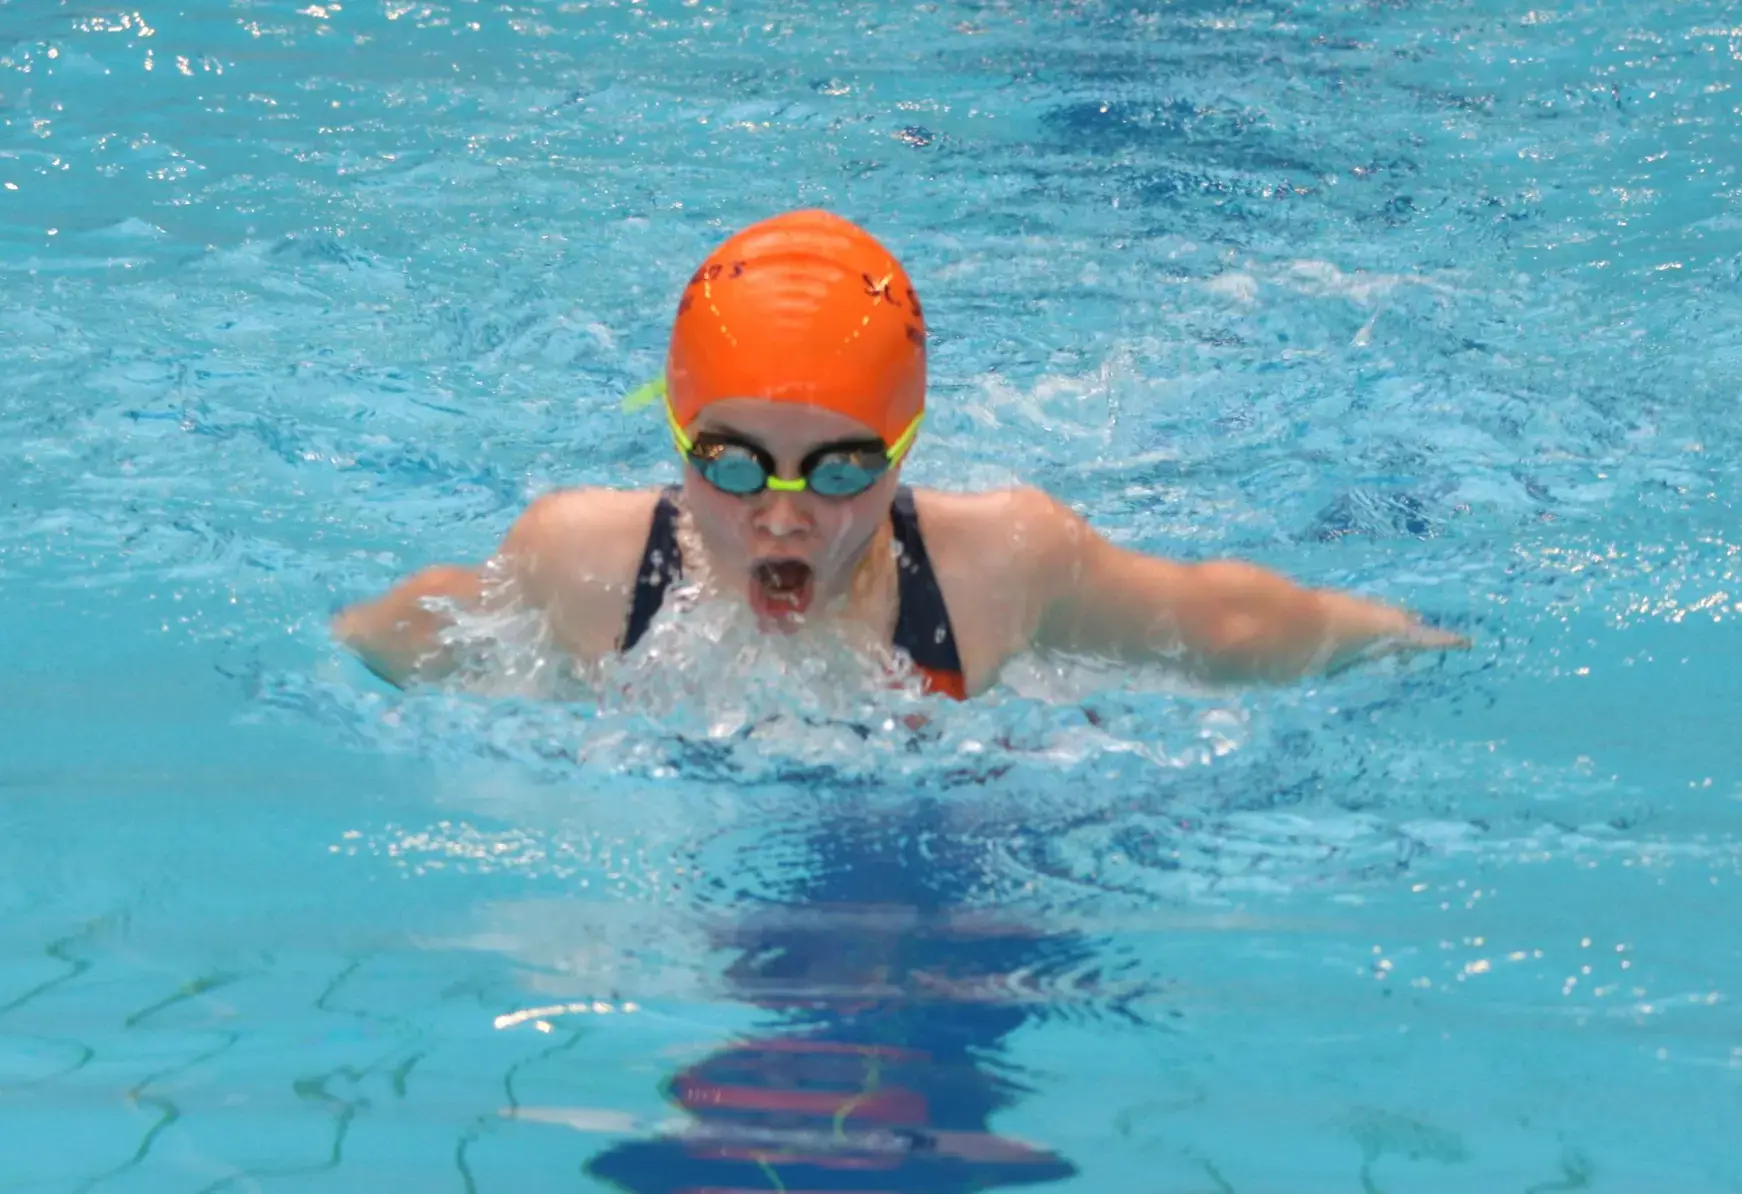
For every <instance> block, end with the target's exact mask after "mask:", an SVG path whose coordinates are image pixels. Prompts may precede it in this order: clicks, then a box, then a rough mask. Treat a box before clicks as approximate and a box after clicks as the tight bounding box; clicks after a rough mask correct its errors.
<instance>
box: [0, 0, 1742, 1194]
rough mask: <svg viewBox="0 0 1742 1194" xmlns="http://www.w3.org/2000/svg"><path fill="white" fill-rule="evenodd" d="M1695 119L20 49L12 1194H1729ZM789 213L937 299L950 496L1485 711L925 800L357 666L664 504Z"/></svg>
mask: <svg viewBox="0 0 1742 1194" xmlns="http://www.w3.org/2000/svg"><path fill="white" fill-rule="evenodd" d="M1739 62H1742V28H1737V27H1736V21H1735V17H1734V14H1733V12H1731V11H1730V10H1728V9H1727V7H1726V6H1724V5H1720V4H1715V3H1691V4H1690V3H1678V4H1673V5H1672V4H1668V3H1657V4H1651V3H1586V4H1583V5H1563V6H1557V7H1552V8H1547V7H1545V8H1539V9H1534V10H1525V9H1523V8H1522V7H1521V6H1514V5H1502V4H1498V3H1492V2H1475V0H1470V2H1465V3H1454V2H1451V0H1442V2H1437V3H1436V2H1428V0H1423V2H1421V3H1416V4H1402V3H1392V4H1378V3H1361V4H1355V3H1349V4H1324V3H1320V4H1306V3H1302V4H1283V3H1271V4H1262V3H1231V2H1224V3H1184V2H1182V3H1175V4H1170V5H1161V4H1156V5H1139V4H1117V3H1102V4H1088V3H1083V4H1065V3H1055V4H1013V3H1005V4H995V3H980V4H970V3H965V2H956V3H942V2H940V3H931V4H917V5H899V6H898V5H845V4H842V5H813V6H806V7H804V8H802V9H801V8H799V7H798V6H786V5H772V4H743V5H732V6H726V5H718V4H705V3H684V4H677V3H654V2H653V0H648V2H647V3H637V4H627V3H626V4H612V3H587V2H584V0H573V2H569V3H556V2H553V0H516V2H513V3H507V4H481V3H479V4H474V3H464V2H457V3H450V4H438V3H433V2H432V3H424V2H421V0H368V2H364V0H345V2H344V3H343V4H319V3H304V4H293V3H288V2H282V0H231V2H230V3H224V2H221V0H186V2H185V3H183V4H181V5H179V6H178V7H169V6H164V7H159V8H152V7H150V6H144V7H137V6H135V7H117V8H109V7H103V6H100V5H94V4H87V3H83V2H79V3H56V2H54V0H0V186H3V187H4V189H3V190H0V278H3V280H4V285H0V364H3V365H4V371H5V376H6V379H7V384H6V385H5V386H4V387H3V388H0V431H3V432H4V434H0V614H3V621H0V626H3V627H4V630H3V631H0V1140H3V1141H4V1144H3V1147H0V1190H7V1191H32V1192H35V1191H86V1190H97V1189H100V1190H105V1191H110V1190H113V1191H126V1190H132V1191H142V1192H143V1191H151V1192H156V1191H184V1190H186V1191H194V1190H210V1191H217V1190H236V1191H242V1190H291V1189H317V1188H318V1189H321V1190H351V1189H357V1190H376V1189H380V1188H382V1187H383V1183H384V1182H388V1181H391V1182H394V1183H396V1185H397V1187H398V1188H407V1189H416V1190H455V1191H464V1190H473V1191H490V1190H503V1189H521V1190H545V1189H606V1188H611V1185H610V1183H615V1186H616V1187H617V1188H621V1189H628V1190H635V1191H654V1190H659V1191H667V1190H669V1191H677V1190H682V1189H689V1190H692V1191H695V1190H704V1189H706V1190H714V1191H723V1190H776V1189H787V1190H790V1191H799V1190H810V1191H817V1190H825V1189H826V1190H926V1191H947V1190H957V1189H961V1190H967V1189H975V1188H979V1189H985V1188H1006V1187H1008V1188H1014V1187H1016V1186H1019V1185H1029V1186H1034V1187H1042V1186H1044V1187H1045V1188H1049V1189H1059V1190H1065V1189H1081V1190H1097V1191H1103V1190H1115V1191H1128V1190H1129V1191H1142V1192H1145V1194H1148V1192H1153V1191H1180V1192H1185V1191H1240V1192H1242V1194H1246V1192H1265V1191H1283V1190H1287V1191H1291V1192H1302V1191H1385V1192H1387V1194H1393V1192H1402V1191H1468V1190H1516V1191H1520V1192H1522V1191H1539V1192H1541V1191H1557V1190H1585V1189H1589V1190H1595V1191H1640V1190H1664V1189H1675V1190H1678V1191H1725V1190H1735V1189H1738V1188H1742V1150H1738V1149H1737V1147H1736V1145H1735V1124H1736V1123H1737V1122H1738V1117H1739V1115H1742V1021H1739V1017H1738V1014H1737V1010H1736V1009H1737V1003H1736V1000H1737V997H1738V994H1739V993H1742V947H1739V946H1738V937H1737V934H1736V932H1735V926H1736V925H1737V923H1738V922H1737V913H1736V910H1735V901H1736V898H1737V892H1738V887H1739V885H1742V873H1739V870H1742V805H1739V804H1738V801H1739V800H1742V747H1739V746H1738V744H1737V741H1738V740H1737V734H1736V729H1737V711H1738V709H1739V708H1742V668H1739V667H1738V663H1739V662H1742V644H1739V643H1738V639H1737V629H1736V627H1737V617H1738V614H1742V578H1739V576H1738V567H1739V562H1742V538H1739V537H1738V535H1739V532H1738V529H1737V528H1738V512H1737V511H1738V508H1737V500H1738V479H1739V471H1738V466H1737V463H1736V460H1737V451H1738V447H1739V446H1742V434H1739V432H1738V428H1739V427H1742V422H1739V421H1738V411H1737V392H1738V391H1737V382H1738V376H1739V374H1742V177H1739V169H1742V168H1739V166H1738V163H1739V162H1742V132H1739V131H1738V129H1739V128H1742V124H1739V122H1738V119H1737V118H1738V115H1739V114H1742V107H1739V105H1742V90H1738V88H1739V87H1742V67H1739V66H1738V63H1739ZM798 204H818V205H826V206H831V207H834V208H836V209H838V210H841V211H842V212H844V213H845V214H848V215H851V216H853V217H855V218H858V219H860V220H862V221H864V222H866V223H868V224H869V225H871V226H872V227H873V229H874V230H875V231H876V232H877V233H878V234H879V235H880V236H881V237H883V238H884V239H885V240H886V241H888V242H889V243H890V244H891V245H892V246H893V247H895V248H896V249H897V251H898V252H899V253H901V254H902V256H903V257H904V259H905V260H906V261H907V263H908V265H909V267H910V269H911V270H912V272H913V273H914V274H915V276H916V278H917V279H918V280H919V284H920V286H921V288H922V290H923V292H924V294H925V298H926V305H927V308H928V311H929V313H930V314H931V317H932V324H933V345H934V377H935V386H934V394H935V398H934V408H933V415H932V418H931V419H930V421H929V423H928V433H927V435H926V436H925V437H924V438H923V439H922V440H921V442H920V445H919V447H918V449H917V450H916V453H915V455H914V457H913V460H912V462H911V465H910V468H909V476H910V478H911V479H913V480H914V481H916V482H917V483H920V484H931V485H938V486H941V487H947V488H954V487H969V486H979V485H991V484H1001V483H1005V482H1008V481H1011V480H1015V479H1022V480H1026V481H1030V482H1034V483H1038V484H1042V485H1045V486H1046V487H1048V488H1049V489H1051V490H1053V491H1054V492H1055V493H1057V494H1058V495H1060V496H1061V497H1062V498H1064V499H1065V500H1067V501H1069V502H1070V503H1072V504H1073V505H1074V506H1076V507H1077V508H1078V509H1080V510H1081V511H1082V512H1083V513H1084V514H1085V515H1086V516H1087V517H1089V518H1090V519H1091V520H1092V521H1094V522H1095V524H1096V525H1098V526H1100V527H1101V528H1103V529H1104V530H1105V531H1106V532H1107V533H1108V534H1109V535H1111V536H1112V537H1114V538H1116V539H1117V540H1119V541H1120V542H1123V543H1127V544H1131V545H1135V546H1140V547H1143V548H1146V549H1149V550H1153V551H1158V552H1165V553H1169V554H1174V555H1178V556H1181V557H1186V558H1201V557H1206V556H1210V555H1215V554H1223V553H1228V554H1236V555H1241V556H1245V557H1248V558H1252V559H1256V560H1259V561H1262V562H1265V563H1268V564H1272V565H1274V566H1277V567H1279V568H1283V569H1286V570H1287V571H1289V572H1291V573H1292V574H1295V575H1297V576H1300V577H1303V578H1305V579H1308V580H1311V581H1313V582H1316V583H1325V584H1337V585H1345V586H1350V587H1354V588H1357V589H1360V590H1362V591H1364V592H1369V593H1372V594H1376V595H1379V596H1383V597H1386V598H1390V599H1393V600H1397V601H1400V602H1404V603H1407V604H1410V605H1412V606H1414V607H1417V608H1420V609H1423V610H1425V611H1427V612H1428V613H1429V614H1430V615H1431V616H1433V617H1434V618H1436V619H1438V620H1440V621H1443V622H1446V623H1448V624H1452V625H1457V626H1459V627H1462V628H1464V629H1466V630H1467V631H1468V632H1469V633H1471V634H1472V635H1473V636H1474V637H1475V639H1476V641H1477V646H1476V648H1475V649H1474V650H1473V651H1472V652H1470V653H1468V654H1467V655H1462V656H1457V657H1451V658H1445V659H1427V660H1420V661H1416V662H1414V663H1411V664H1409V665H1407V666H1398V665H1385V666H1379V667H1375V668H1371V669H1368V670H1366V671H1362V672H1357V673H1351V674H1348V675H1344V676H1341V677H1338V678H1336V679H1334V680H1330V681H1325V682H1313V683H1307V684H1302V685H1299V686H1294V687H1290V688H1286V689H1281V690H1276V691H1264V692H1254V693H1246V694H1240V695H1236V696H1220V697H1218V696H1205V695H1203V694H1191V693H1182V692H1180V691H1178V690H1177V688H1176V687H1175V686H1172V685H1170V684H1169V682H1168V681H1167V680H1166V678H1165V677H1159V676H1144V675H1122V674H1119V673H1116V672H1109V671H1107V670H1105V669H1098V668H1094V667H1089V666H1086V665H1082V666H1079V665H1058V664H1054V663H1052V662H1030V663H1027V664H1025V665H1023V666H1021V667H1019V668H1017V669H1016V670H1015V671H1014V672H1013V674H1012V676H1011V681H1010V683H1009V684H1008V685H1007V686H1006V687H1005V688H1003V689H1001V690H1000V691H999V692H997V693H996V694H994V695H993V696H992V697H991V698H989V699H988V700H985V701H982V702H979V703H976V704H975V705H972V706H969V707H965V708H960V709H956V708H939V709H933V710H930V712H931V713H932V715H933V724H932V726H931V727H930V728H929V729H928V730H926V731H925V732H924V733H923V734H921V735H919V736H917V737H916V736H915V735H913V734H912V733H910V732H908V731H906V730H905V729H902V730H897V729H895V728H894V727H893V726H891V725H888V724H886V723H887V722H888V721H889V720H890V717H891V715H892V714H893V713H896V712H900V711H901V710H900V709H899V708H896V709H891V708H889V707H888V702H890V701H893V700H894V699H895V698H893V697H887V696H883V695H879V694H864V695H859V694H847V695H846V696H842V695H841V694H840V693H824V694H819V693H817V692H814V691H810V690H808V689H807V688H806V686H805V685H803V684H799V683H794V682H791V681H788V682H786V683H785V684H782V683H779V680H780V678H779V677H778V676H776V677H775V678H774V679H775V682H774V683H771V682H770V677H769V674H768V673H769V668H768V666H766V663H765V661H762V662H758V661H754V660H753V661H750V662H747V663H741V662H731V661H727V660H724V659H722V658H720V657H719V656H718V655H717V654H716V655H713V656H710V655H709V653H708V651H707V650H706V648H705V645H704V644H702V643H699V642H697V641H681V640H680V641H679V642H677V643H676V644H675V646H674V650H675V653H676V656H677V660H678V666H676V667H674V668H673V669H672V670H671V671H670V672H669V673H668V674H667V676H666V678H665V682H664V683H663V685H662V684H655V683H653V682H652V679H653V678H652V677H647V676H641V677H639V679H640V680H642V681H643V684H642V686H641V695H639V696H634V697H613V698H611V699H609V700H606V701H603V702H602V703H601V702H597V701H589V700H576V699H564V700H557V701H541V700H536V699H532V698H531V697H529V695H528V693H527V692H526V691H524V686H521V685H517V684H515V683H505V684H503V685H502V686H501V689H502V690H501V691H495V692H488V693H471V694H466V693H442V692H435V693H420V694H414V695H410V696H404V695H400V694H397V693H393V692H389V691H385V690H383V689H382V688H381V687H380V686H379V685H378V684H377V683H375V682H374V681H373V680H372V679H371V678H370V677H369V676H368V675H367V674H366V673H365V672H363V671H362V669H360V668H359V667H358V666H356V665H355V664H354V663H353V662H351V661H349V660H347V659H345V658H344V657H343V656H342V655H341V654H340V653H339V652H337V651H336V650H335V649H334V647H333V646H332V644H331V643H330V641H329V640H328V639H327V637H326V633H325V621H326V617H327V615H328V613H329V611H330V610H331V609H332V608H334V607H335V606H336V605H338V604H340V603H342V602H344V601H348V600H352V599H355V598H357V597H360V596H362V595H365V594H368V593H372V592H375V591H378V590H379V589H380V588H382V587H383V586H385V585H386V584H388V583H390V581H391V580H392V579H393V578H394V577H396V576H398V575H401V574H403V573H404V572H405V571H407V570H409V569H412V568H414V567H417V566H419V565H421V564H423V563H427V562H433V561H436V560H444V559H476V558H479V557H481V556H482V555H483V554H484V553H486V552H487V551H488V550H489V549H490V547H491V546H492V545H493V544H494V542H495V541H496V539H497V537H498V536H499V535H500V534H501V532H502V531H503V529H504V528H505V527H506V525H507V524H508V522H509V521H510V519H511V518H512V517H513V515H514V513H515V511H516V510H517V509H518V508H519V507H520V506H521V505H522V504H523V503H524V502H525V501H526V500H528V499H529V498H531V497H532V496H535V495H536V494H538V493H540V492H543V491H545V490H547V489H549V488H552V487H554V486H557V485H563V484H572V483H605V484H614V485H638V484H646V483H652V482H662V481H667V480H670V479H671V478H673V477H675V475H676V472H675V468H674V466H673V464H672V462H671V460H670V452H669V445H668V444H667V443H666V442H664V440H663V437H662V434H661V428H660V426H659V425H658V421H657V419H648V418H645V417H633V416H626V415H624V414H622V413H620V412H619V411H618V409H617V398H618V396H619V395H620V394H622V393H623V392H624V391H625V390H627V389H629V388H631V387H632V386H634V385H636V384H638V383H639V382H641V381H643V380H645V379H646V378H647V377H648V376H650V375H651V374H652V373H653V372H655V371H656V370H657V368H658V362H659V359H660V355H661V352H662V348H663V337H664V332H665V327H666V324H667V321H668V320H669V317H670V312H671V310H672V307H673V304H674V302H675V296H676V294H677V292H678V288H679V286H680V285H681V280H682V279H683V278H684V277H685V276H687V273H688V271H689V270H690V269H692V268H693V266H694V263H695V261H696V260H698V259H699V258H700V256H701V255H702V254H703V253H704V252H705V251H706V250H707V249H708V248H710V247H711V246H712V245H713V244H715V243H717V241H718V240H719V239H721V238H722V237H723V236H724V235H725V233H726V232H727V231H728V230H729V229H732V228H734V227H737V226H739V225H741V224H743V223H745V222H748V221H749V220H752V219H754V218H757V217H760V216H762V215H765V214H768V213H769V212H771V211H774V210H778V209H781V208H786V207H790V206H794V205H798ZM505 633H506V632H505ZM508 638H509V639H510V640H512V635H508ZM517 650H518V648H515V647H514V646H513V644H512V642H511V641H510V642H509V643H508V645H505V646H504V648H503V651H504V653H505V655H507V656H509V657H511V658H510V659H509V660H508V662H509V663H515V664H517V663H518V662H523V660H521V659H520V657H519V656H518V655H517V654H516V651H517ZM795 703H796V704H798V705H802V706H804V708H803V710H802V711H803V712H804V713H806V715H807V716H806V717H803V718H795V717H793V716H792V714H793V712H794V709H793V705H794V704H795ZM773 713H784V714H785V716H783V717H781V718H779V719H774V720H771V719H770V716H769V715H770V714H773ZM855 727H858V728H857V729H855ZM710 1091H712V1092H713V1093H712V1094H710V1093H709V1092H710ZM733 1092H735V1093H733ZM843 1092H846V1093H845V1094H843ZM892 1092H893V1093H892ZM807 1095H808V1096H816V1097H812V1098H810V1101H808V1102H807V1101H806V1097H804V1096H807ZM848 1095H850V1096H851V1097H852V1098H855V1099H857V1100H858V1102H857V1104H856V1107H857V1110H852V1109H848V1110H847V1111H845V1112H841V1110H840V1108H841V1106H842V1105H843V1102H842V1100H843V1099H844V1098H846V1097H847V1096H848ZM819 1107H820V1108H824V1110H818V1108H819ZM830 1107H832V1108H834V1110H832V1111H831V1110H828V1109H827V1108H830ZM916 1108H917V1110H916ZM837 1114H839V1116H840V1119H841V1123H842V1131H840V1132H836V1131H835V1130H834V1121H835V1119H836V1117H837ZM916 1125H920V1126H922V1127H926V1128H927V1129H928V1130H930V1131H932V1132H934V1133H950V1132H955V1133H961V1134H962V1135H961V1136H960V1137H945V1136H939V1137H938V1140H943V1141H945V1142H946V1144H947V1141H948V1140H952V1139H953V1140H957V1141H958V1142H960V1141H961V1140H964V1139H966V1140H969V1141H971V1142H977V1144H978V1146H979V1151H978V1152H977V1153H975V1154H974V1155H973V1156H972V1157H970V1158H964V1157H963V1156H961V1155H959V1150H958V1151H957V1152H952V1151H951V1148H950V1147H930V1148H927V1147H923V1146H922V1144H920V1143H916V1140H917V1139H918V1137H915V1136H914V1135H913V1132H914V1131H917V1130H918V1128H916ZM903 1133H906V1134H903ZM1012 1139H1016V1140H1021V1141H1025V1142H1027V1145H1028V1146H1029V1148H1028V1149H1027V1150H1026V1151H1025V1150H1020V1149H1016V1148H1015V1147H1014V1146H1012V1145H1009V1144H1008V1141H1009V1140H1012ZM989 1142H993V1143H997V1144H998V1145H999V1147H1000V1148H1002V1150H1003V1151H999V1150H998V1149H997V1148H991V1147H990V1146H989ZM932 1143H934V1144H935V1143H936V1142H935V1141H933V1142H932ZM963 1147H966V1146H963Z"/></svg>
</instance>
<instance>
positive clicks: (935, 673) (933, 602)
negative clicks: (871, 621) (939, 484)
mask: <svg viewBox="0 0 1742 1194" xmlns="http://www.w3.org/2000/svg"><path fill="white" fill-rule="evenodd" d="M889 518H890V521H891V523H893V524H894V530H895V542H896V543H897V545H899V546H900V548H901V554H900V555H899V556H898V557H897V558H896V562H895V563H896V568H895V574H896V585H897V588H896V593H897V601H898V603H899V604H898V609H897V613H896V616H895V645H896V646H897V647H899V648H900V649H901V650H903V651H905V652H907V654H908V656H909V657H910V658H911V659H912V660H913V665H914V667H915V668H917V669H918V670H919V672H920V673H921V674H922V675H923V676H924V677H925V679H926V682H927V686H928V687H929V688H931V689H932V690H933V691H934V692H939V693H944V694H947V695H949V696H954V697H961V696H963V695H964V693H963V688H964V685H963V680H962V657H961V655H960V654H959V653H958V652H957V651H956V635H955V631H954V630H953V629H952V628H951V626H950V611H949V609H948V608H947V607H946V606H945V605H944V593H943V590H942V589H941V588H939V587H938V577H937V573H936V572H935V571H933V569H932V566H931V556H930V555H928V554H927V552H926V550H925V537H924V536H923V535H921V534H920V530H919V511H918V510H917V509H915V507H914V504H913V490H911V489H909V488H908V487H907V486H905V485H903V486H902V487H901V488H899V489H897V490H896V491H895V503H894V505H892V506H891V507H890V510H889Z"/></svg>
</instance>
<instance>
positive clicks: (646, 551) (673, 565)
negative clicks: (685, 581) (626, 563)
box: [623, 485, 683, 651]
mask: <svg viewBox="0 0 1742 1194" xmlns="http://www.w3.org/2000/svg"><path fill="white" fill-rule="evenodd" d="M681 576H683V551H682V549H681V548H679V547H678V543H677V486H675V485H673V486H669V487H667V488H666V489H664V490H663V491H661V493H660V495H659V504H658V505H656V506H655V507H654V508H653V524H652V525H651V526H649V527H648V528H647V546H646V547H644V548H643V549H642V551H641V567H640V568H639V569H638V570H637V571H636V573H635V600H634V602H633V603H632V604H631V605H630V607H629V625H628V626H627V627H625V628H624V631H623V650H625V651H628V650H630V649H631V648H632V647H634V646H635V644H636V643H638V642H640V641H641V636H642V635H644V634H646V633H647V628H648V627H649V626H650V625H652V624H653V616H654V615H655V614H657V613H658V612H659V607H660V606H662V605H664V604H665V591H666V589H668V588H670V587H671V584H672V582H673V581H675V580H677V579H678V578H680V577H681Z"/></svg>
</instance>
